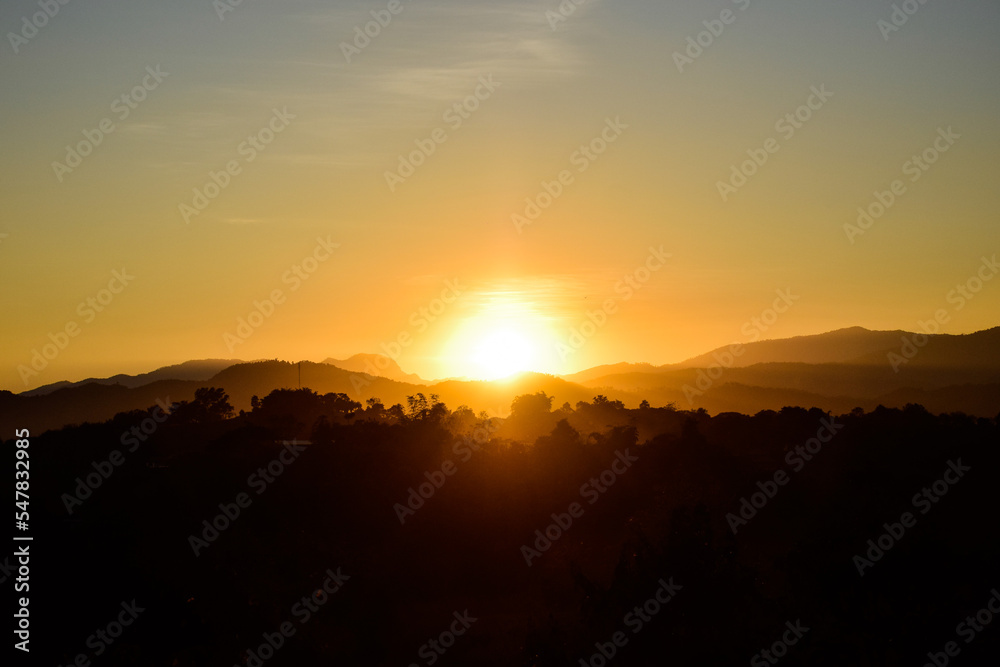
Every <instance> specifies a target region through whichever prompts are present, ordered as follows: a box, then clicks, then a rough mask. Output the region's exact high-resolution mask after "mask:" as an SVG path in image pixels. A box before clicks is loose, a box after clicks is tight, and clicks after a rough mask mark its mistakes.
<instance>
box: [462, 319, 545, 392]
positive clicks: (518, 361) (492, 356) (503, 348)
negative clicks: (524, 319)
mask: <svg viewBox="0 0 1000 667" xmlns="http://www.w3.org/2000/svg"><path fill="white" fill-rule="evenodd" d="M475 363H476V365H477V366H478V367H479V370H480V373H479V374H480V376H481V377H483V378H484V379H487V380H491V379H495V378H502V377H507V376H508V375H512V374H514V373H519V372H521V371H530V370H533V369H534V368H536V367H537V365H538V350H536V349H535V346H534V345H533V344H532V342H531V341H530V340H528V339H527V338H525V337H524V336H523V335H521V334H520V333H519V332H518V331H516V330H513V329H502V330H500V331H496V332H494V333H492V334H488V335H487V336H486V337H485V338H484V339H483V340H482V341H481V342H480V343H479V344H478V345H477V346H476V350H475Z"/></svg>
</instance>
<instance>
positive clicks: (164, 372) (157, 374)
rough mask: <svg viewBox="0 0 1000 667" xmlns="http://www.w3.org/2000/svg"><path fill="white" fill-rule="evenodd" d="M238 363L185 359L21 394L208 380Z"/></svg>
mask: <svg viewBox="0 0 1000 667" xmlns="http://www.w3.org/2000/svg"><path fill="white" fill-rule="evenodd" d="M238 363H242V362H241V361H240V360H239V359H201V360H197V361H185V362H184V363H182V364H174V365H172V366H164V367H163V368H157V369H156V370H155V371H150V372H149V373H140V374H139V375H124V374H118V375H115V376H113V377H109V378H88V379H86V380H81V381H79V382H68V381H66V380H63V381H62V382H54V383H52V384H47V385H43V386H41V387H36V388H34V389H31V390H29V391H25V392H23V393H22V394H21V395H22V396H41V395H43V394H51V393H52V392H54V391H56V390H57V389H66V388H67V387H80V386H83V385H86V384H106V385H115V384H120V385H122V386H123V387H141V386H142V385H145V384H150V383H151V382H157V381H159V380H207V379H209V378H210V377H212V376H213V375H215V374H216V373H218V372H219V371H221V370H222V369H224V368H228V367H229V366H232V365H233V364H238Z"/></svg>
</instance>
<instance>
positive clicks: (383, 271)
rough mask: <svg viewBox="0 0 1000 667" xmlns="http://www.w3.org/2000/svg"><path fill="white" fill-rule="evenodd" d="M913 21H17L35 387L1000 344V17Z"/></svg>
mask: <svg viewBox="0 0 1000 667" xmlns="http://www.w3.org/2000/svg"><path fill="white" fill-rule="evenodd" d="M895 5H896V9H895V10H894V3H892V2H886V1H876V2H862V1H861V0H841V1H839V2H829V0H803V1H801V2H795V3H781V2H777V1H775V0H738V1H736V2H734V1H733V0H712V1H710V2H689V1H685V2H681V1H679V0H678V1H667V0H659V1H654V0H618V1H616V2H610V1H607V0H587V1H585V2H581V3H580V4H579V5H577V4H575V3H574V2H572V1H571V0H566V1H565V2H562V3H561V4H560V3H559V2H557V1H556V0H540V1H530V2H529V1H525V2H506V1H503V0H491V1H489V2H486V1H478V0H463V1H458V0H455V1H451V0H447V1H445V0H401V2H389V1H388V0H376V1H371V2H355V1H347V2H319V1H318V0H313V1H307V0H283V1H282V2H280V3H279V2H265V1H264V0H243V1H242V2H240V3H239V4H226V2H225V0H217V1H216V2H214V3H213V2H211V1H210V0H178V1H177V2H170V3H165V2H153V1H152V0H132V1H130V2H122V1H119V2H113V1H111V0H71V1H70V2H68V3H67V4H65V5H62V4H59V3H58V2H52V3H49V2H46V1H45V0H43V1H42V2H39V1H38V0H34V1H28V0H7V1H5V2H4V3H3V4H2V5H0V31H2V33H3V34H4V40H3V44H0V81H2V83H3V95H2V96H0V117H2V119H3V122H2V126H0V141H2V146H3V151H2V152H0V196H2V201H3V208H2V214H0V284H2V285H3V288H2V289H0V307H2V312H3V313H4V316H5V321H4V324H3V327H2V329H0V331H2V333H0V343H2V344H0V356H2V360H0V388H3V389H8V390H10V391H15V392H17V391H23V390H25V389H28V388H32V387H37V386H40V385H44V384H48V383H51V382H56V381H59V380H79V379H83V378H86V377H90V376H101V377H104V376H110V375H113V374H115V373H137V372H143V371H148V370H152V369H153V368H156V367H159V366H163V365H166V364H171V363H178V362H181V361H185V360H188V359H205V358H239V359H248V360H249V359H261V358H269V359H270V358H279V359H286V360H291V361H298V360H313V361H320V360H323V359H326V358H327V357H335V358H344V357H347V356H350V355H352V354H354V353H358V352H382V353H384V354H388V355H389V356H391V357H392V358H394V359H395V360H396V361H397V362H398V363H399V365H400V366H401V367H402V368H403V369H404V370H405V371H407V372H414V373H418V374H420V375H421V376H423V377H425V378H428V379H430V378H442V377H454V376H470V377H492V376H496V375H498V374H502V371H504V370H505V369H506V370H517V369H519V368H522V367H523V368H530V369H532V370H538V371H542V372H550V373H570V372H574V371H578V370H582V369H585V368H588V367H591V366H595V365H598V364H603V363H616V362H620V361H629V362H641V361H644V362H651V363H655V364H663V363H671V362H677V361H681V360H683V359H685V358H689V357H691V356H694V355H697V354H700V353H703V352H705V351H708V350H710V349H712V348H714V347H718V346H721V345H725V344H727V343H731V342H747V341H749V340H753V339H754V338H780V337H787V336H796V335H806V334H815V333H821V332H824V331H829V330H834V329H838V328H842V327H849V326H863V327H867V328H870V329H904V330H908V331H915V330H918V328H919V327H920V326H921V325H920V322H927V321H928V320H930V319H932V318H934V317H935V315H936V314H937V315H941V314H942V313H943V315H946V316H947V317H940V318H939V319H941V320H942V321H944V323H943V324H940V325H938V326H939V330H940V331H941V332H943V333H955V334H959V333H970V332H973V331H977V330H981V329H985V328H990V327H993V326H996V325H998V324H1000V318H998V314H1000V280H997V281H992V282H991V281H990V280H989V279H985V278H986V276H988V277H989V278H992V277H993V274H995V272H996V269H995V268H991V267H992V266H993V265H992V264H990V263H989V262H988V261H987V262H985V263H984V258H985V259H986V260H990V259H991V258H993V257H994V256H995V254H996V253H997V252H998V251H1000V232H998V225H997V210H998V204H1000V188H997V187H996V178H997V174H998V169H997V162H996V160H997V155H998V153H1000V126H998V124H997V122H996V119H997V117H998V111H1000V85H998V84H1000V70H998V68H997V66H996V64H997V62H1000V34H998V33H1000V5H998V4H997V3H996V2H993V1H992V0H958V1H952V2H943V1H935V0H930V1H929V2H926V3H925V4H919V3H918V2H915V1H914V0H911V1H910V2H904V3H899V2H897V3H895ZM46 7H47V8H48V11H49V13H50V14H52V15H51V16H49V15H46V14H45V13H44V12H45V8H46ZM907 11H908V12H909V13H907ZM39 12H42V13H41V14H40V13H39ZM894 12H895V13H894ZM893 21H895V23H894V22H893ZM366 30H367V32H368V34H365V31H366ZM372 35H373V36H372ZM914 157H916V161H915V160H914ZM859 208H860V209H862V210H863V211H868V213H869V215H871V217H870V218H861V219H860V222H859V215H860V214H859ZM991 272H992V273H991ZM977 275H978V276H980V277H979V278H977ZM970 281H971V282H970ZM980 281H982V282H980ZM959 286H964V287H963V289H964V290H965V292H964V293H963V292H956V291H955V290H957V288H958V287H959ZM779 311H781V312H779ZM945 320H946V321H945Z"/></svg>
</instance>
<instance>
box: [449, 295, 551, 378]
mask: <svg viewBox="0 0 1000 667" xmlns="http://www.w3.org/2000/svg"><path fill="white" fill-rule="evenodd" d="M475 311H476V312H474V313H470V314H469V315H467V316H466V317H465V318H463V319H462V320H461V321H460V323H459V324H458V326H457V329H456V331H455V333H454V335H453V336H452V337H451V340H450V341H449V342H448V344H447V347H446V352H445V356H446V358H447V367H448V369H449V371H450V372H449V375H451V376H453V377H455V376H457V377H467V378H471V379H477V380H495V379H498V378H504V377H508V376H510V375H514V374H516V373H520V372H524V371H534V372H537V373H558V372H560V366H561V364H560V362H559V357H558V354H557V352H556V337H555V333H554V328H553V327H552V325H551V323H550V322H549V318H548V317H547V316H546V315H545V314H544V313H543V312H542V309H541V308H540V307H539V306H537V305H536V304H534V303H532V302H531V301H530V300H529V299H525V295H524V294H519V293H516V292H493V293H488V294H484V295H481V297H480V299H479V303H477V305H476V307H475Z"/></svg>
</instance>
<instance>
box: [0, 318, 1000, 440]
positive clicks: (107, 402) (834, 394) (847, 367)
mask: <svg viewBox="0 0 1000 667" xmlns="http://www.w3.org/2000/svg"><path fill="white" fill-rule="evenodd" d="M373 371H374V372H373ZM300 372H301V386H302V387H308V388H310V389H312V390H314V391H316V392H319V393H321V394H326V393H342V394H345V395H347V396H348V397H349V398H351V399H352V400H355V401H359V402H364V401H365V400H367V399H368V398H373V397H375V398H379V399H380V400H381V401H382V402H383V403H384V404H385V405H386V406H387V407H388V406H390V405H393V404H395V403H400V404H403V405H405V404H406V399H407V397H408V396H412V395H414V394H417V393H424V394H426V395H430V394H436V395H437V396H438V397H439V398H440V400H441V401H443V402H445V403H446V404H448V405H449V406H450V407H453V408H455V407H458V406H460V405H467V406H469V407H470V408H472V409H473V410H475V411H476V412H479V411H482V410H485V411H487V412H489V413H491V414H492V415H495V416H504V415H505V413H506V411H507V410H508V409H509V406H510V404H511V400H512V399H513V398H514V397H515V396H519V395H524V394H532V393H536V392H539V391H544V392H545V393H546V394H548V395H549V396H552V397H554V404H555V405H556V406H559V405H562V404H563V403H569V404H570V405H571V406H572V405H575V404H576V403H577V402H578V401H589V400H591V399H592V398H593V397H594V396H596V395H604V396H606V397H607V398H609V399H611V400H620V401H622V402H623V403H624V404H625V405H626V406H629V407H636V406H638V405H639V403H640V402H641V401H643V400H645V401H648V402H649V403H650V404H652V405H653V406H662V405H668V404H671V403H672V404H674V405H675V406H676V407H678V408H680V409H695V408H704V409H705V410H707V411H708V412H710V413H713V414H715V413H721V412H741V413H744V414H755V413H757V412H759V411H761V410H779V409H781V408H782V407H785V406H799V407H806V408H810V407H818V408H820V409H822V410H827V411H833V412H835V413H844V412H849V411H850V410H852V409H853V408H855V407H860V408H863V409H865V410H872V409H874V408H875V407H877V406H878V405H885V406H886V407H903V406H905V405H907V404H910V403H918V404H921V405H923V406H924V407H925V408H927V409H928V410H929V411H931V412H933V413H951V412H964V413H966V414H970V415H974V416H980V417H991V418H992V417H995V416H996V415H997V414H998V413H1000V327H997V328H993V329H989V330H986V331H980V332H977V333H974V334H968V335H936V336H922V335H919V334H913V333H908V332H903V331H869V330H867V329H863V328H860V327H853V328H849V329H841V330H838V331H832V332H829V333H824V334H819V335H814V336H800V337H795V338H787V339H776V340H765V341H758V342H753V343H748V344H746V345H743V346H742V347H740V348H733V347H730V346H726V347H722V348H719V349H717V350H713V351H711V352H709V353H707V354H704V355H700V356H697V357H694V358H692V359H688V360H687V361H684V362H681V363H678V364H671V365H665V366H653V365H650V364H625V363H623V364H614V365H609V366H599V367H596V368H592V369H589V370H586V371H583V372H580V373H575V374H572V375H567V376H564V377H555V376H551V375H543V374H539V373H523V374H521V375H518V376H516V377H514V378H508V379H505V380H502V381H494V382H482V381H467V380H444V381H436V382H430V381H426V380H423V379H421V378H420V377H419V376H417V375H413V374H408V373H405V372H404V371H403V370H402V369H401V368H400V367H399V365H398V364H397V363H396V362H395V361H393V360H391V359H389V358H387V357H384V356H382V355H374V354H358V355H354V356H352V357H350V358H348V359H344V360H338V359H332V358H331V359H327V360H326V361H324V362H323V363H312V362H302V363H301V364H296V363H291V362H286V361H279V360H270V361H256V362H232V361H226V360H204V361H192V362H187V363H184V364H178V365H175V366H168V367H165V368H161V369H158V370H155V371H152V372H150V373H144V374H142V375H137V376H126V375H118V376H115V377H112V378H107V379H95V380H87V381H84V382H75V383H69V382H64V383H56V384H53V385H48V386H46V387H40V388H38V389H35V390H32V391H28V392H23V393H21V394H13V393H11V392H9V391H4V392H0V428H2V429H7V430H8V431H9V430H10V429H13V428H24V427H28V428H30V429H31V430H32V431H33V432H40V431H44V430H47V429H53V428H60V427H62V426H65V425H68V424H75V423H82V422H87V421H103V420H106V419H110V418H111V417H113V416H114V415H115V414H116V413H118V412H123V411H127V410H133V409H144V408H147V407H149V406H151V405H153V404H154V403H155V402H157V401H161V402H177V401H183V400H191V399H192V398H193V396H194V392H195V391H196V390H197V389H199V388H201V387H222V388H224V389H225V390H226V392H227V393H228V394H229V396H230V399H231V401H232V404H233V405H234V406H235V408H236V409H237V410H241V409H242V410H249V409H250V404H251V399H252V397H253V396H259V397H263V396H266V395H267V394H269V393H270V392H271V391H273V390H274V389H281V388H289V389H294V388H297V387H298V386H299V382H300V379H299V378H300Z"/></svg>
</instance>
